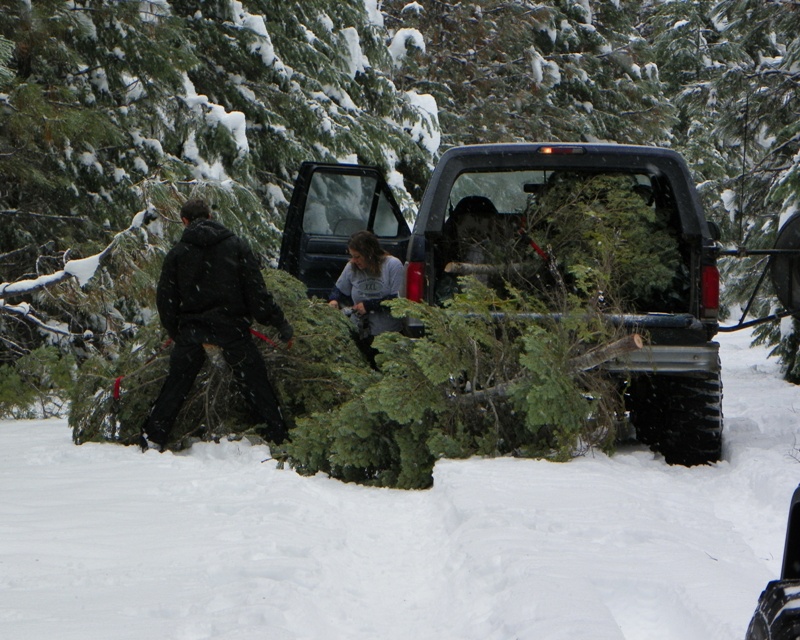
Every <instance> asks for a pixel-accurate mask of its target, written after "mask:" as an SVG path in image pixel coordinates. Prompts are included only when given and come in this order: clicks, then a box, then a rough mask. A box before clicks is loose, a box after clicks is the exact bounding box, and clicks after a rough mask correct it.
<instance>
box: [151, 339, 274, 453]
mask: <svg viewBox="0 0 800 640" xmlns="http://www.w3.org/2000/svg"><path fill="white" fill-rule="evenodd" d="M219 333H220V332H215V334H216V335H214V336H213V337H212V336H210V335H209V334H208V332H207V331H204V330H197V329H195V330H192V329H189V330H184V331H182V332H181V335H179V336H178V337H177V338H176V340H175V343H174V345H173V347H172V354H171V355H170V358H169V373H168V374H167V379H166V380H165V381H164V385H163V386H162V388H161V392H160V393H159V395H158V398H157V399H156V401H155V404H153V408H152V409H151V410H150V416H149V417H148V419H147V423H146V425H145V432H146V435H147V438H148V439H150V440H152V441H153V442H156V443H158V444H160V445H162V446H163V445H165V444H166V443H167V441H168V439H169V435H170V432H171V431H172V426H173V425H174V424H175V419H176V418H177V417H178V413H179V412H180V410H181V407H182V406H183V403H184V401H185V400H186V397H187V396H188V395H189V391H190V390H191V388H192V384H193V383H194V381H195V378H196V377H197V374H198V373H199V372H200V369H201V368H202V367H203V364H204V363H205V360H206V352H205V349H204V348H203V343H209V344H215V345H217V346H219V347H220V348H221V349H222V354H223V357H224V358H225V361H226V362H227V363H228V364H229V365H230V367H231V369H232V370H233V376H234V379H235V380H236V383H237V385H238V387H239V389H240V391H241V392H242V395H244V397H245V399H246V400H247V403H248V404H249V405H250V408H251V410H252V411H253V412H254V414H255V415H256V416H257V419H258V421H259V422H260V423H264V424H265V425H266V433H265V437H266V439H267V440H268V441H270V442H273V443H275V444H280V443H282V442H283V441H284V440H286V438H287V436H288V433H287V430H286V424H285V422H284V420H283V416H282V415H281V411H280V406H279V405H278V399H277V397H276V396H275V392H274V391H273V389H272V385H271V384H270V381H269V377H268V376H267V367H266V365H265V364H264V359H263V358H262V357H261V354H260V353H259V352H258V349H257V348H256V345H255V343H254V342H253V338H252V337H251V336H250V334H249V333H247V334H242V333H241V332H239V331H235V332H227V333H229V334H230V335H222V336H220V335H219Z"/></svg>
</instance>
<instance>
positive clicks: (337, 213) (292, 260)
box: [278, 162, 410, 298]
mask: <svg viewBox="0 0 800 640" xmlns="http://www.w3.org/2000/svg"><path fill="white" fill-rule="evenodd" d="M362 229H369V230H370V231H372V232H373V233H374V234H375V235H376V236H378V239H379V240H380V243H381V246H382V247H383V248H384V249H385V250H386V251H388V252H389V253H391V254H392V255H395V256H397V257H398V258H400V260H403V261H405V258H406V249H407V247H408V238H409V235H410V230H409V227H408V223H406V221H405V220H404V219H403V215H402V213H401V211H400V207H399V206H398V205H397V202H396V201H395V199H394V197H393V196H392V193H391V191H390V190H389V186H388V185H387V184H386V181H385V180H384V178H383V176H382V175H381V172H380V170H379V169H377V168H375V167H364V166H360V165H352V164H350V165H348V164H322V163H316V162H304V163H303V164H302V165H301V166H300V170H299V172H298V176H297V180H296V181H295V185H294V191H293V193H292V200H291V202H290V203H289V209H288V211H287V213H286V223H285V225H284V229H283V241H282V243H281V255H280V261H279V263H278V267H279V268H280V269H283V270H284V271H288V272H289V273H290V274H292V275H293V276H295V277H296V278H298V279H299V280H301V281H302V282H303V283H305V285H306V287H308V295H309V296H318V297H321V298H327V296H328V294H329V293H330V291H331V288H332V287H333V285H334V284H335V283H336V279H337V278H338V277H339V274H340V273H341V272H342V269H344V266H345V264H346V263H347V260H348V259H349V255H348V253H347V241H348V240H349V239H350V236H351V235H352V234H353V233H355V232H356V231H360V230H362Z"/></svg>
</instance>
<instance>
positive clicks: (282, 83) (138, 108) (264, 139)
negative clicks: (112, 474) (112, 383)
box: [0, 0, 436, 362]
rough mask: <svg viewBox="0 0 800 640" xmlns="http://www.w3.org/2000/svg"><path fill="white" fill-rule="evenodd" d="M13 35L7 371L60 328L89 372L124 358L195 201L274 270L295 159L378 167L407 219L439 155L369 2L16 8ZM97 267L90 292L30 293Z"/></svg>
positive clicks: (0, 31)
mask: <svg viewBox="0 0 800 640" xmlns="http://www.w3.org/2000/svg"><path fill="white" fill-rule="evenodd" d="M0 37H3V38H5V40H2V41H0V43H2V42H9V43H11V45H12V46H13V52H11V55H10V56H9V50H8V47H9V45H7V44H6V45H3V44H0V81H2V82H4V85H3V88H2V90H3V91H4V93H3V94H2V102H0V110H2V113H3V117H2V119H0V177H2V184H3V188H2V189H1V190H0V210H2V215H3V221H4V224H3V225H2V228H0V283H2V285H0V286H2V287H3V295H0V298H2V299H3V301H4V302H3V305H2V308H0V324H2V330H3V335H4V338H5V339H4V340H3V341H2V342H1V343H0V361H5V362H13V361H14V360H15V359H16V358H18V357H19V356H20V355H23V354H25V353H27V352H28V351H30V350H31V349H33V348H35V347H36V346H37V345H38V344H41V343H42V342H43V340H44V335H45V334H47V333H50V334H53V329H54V328H57V327H61V330H58V331H56V332H55V335H56V336H61V337H60V340H61V341H62V346H63V348H64V349H65V351H70V352H73V353H76V354H77V355H79V357H80V358H86V357H89V356H91V355H92V354H97V355H99V356H101V357H109V356H114V354H115V353H117V352H118V351H119V349H121V348H124V345H123V343H124V342H125V341H126V340H129V339H131V338H132V337H134V336H135V334H136V332H137V328H138V327H140V326H142V325H143V324H145V323H147V322H151V321H153V320H154V313H153V296H152V291H153V287H154V282H155V278H156V277H157V273H158V265H159V264H160V260H161V257H162V256H163V253H164V251H165V249H166V248H167V247H168V246H169V245H170V244H171V243H172V242H173V241H174V239H175V238H176V237H177V235H178V234H179V233H180V230H181V225H180V224H179V221H178V216H177V211H178V209H179V207H180V204H181V202H182V201H184V200H185V199H186V198H187V197H189V196H198V195H199V196H203V197H206V198H207V199H208V200H209V201H210V202H211V203H212V205H213V206H214V208H215V214H216V215H217V217H218V218H219V219H221V221H222V222H223V223H225V224H226V225H227V226H229V227H230V228H231V229H232V230H234V231H235V232H237V233H239V234H240V235H243V236H244V237H246V238H247V239H248V240H250V241H251V242H252V243H253V245H254V246H255V248H256V250H257V251H258V252H259V253H260V254H261V255H262V257H263V258H264V260H265V262H266V263H268V264H273V265H274V264H275V258H276V257H277V252H278V247H279V243H280V229H281V226H282V219H283V215H284V213H285V208H286V205H287V203H288V200H289V197H290V192H291V187H292V181H293V177H294V174H295V172H296V169H297V167H298V166H299V164H300V162H301V161H303V160H327V161H336V160H340V161H358V162H365V163H370V164H376V165H378V166H380V167H381V168H382V169H383V170H384V171H385V172H386V173H387V174H388V175H390V176H391V177H392V178H393V179H392V180H391V183H392V185H393V187H394V188H395V190H396V195H397V199H398V200H399V201H400V202H401V204H402V206H403V207H404V208H405V209H406V210H407V211H408V212H409V216H410V215H411V209H412V205H413V200H412V198H411V195H410V193H411V192H418V191H419V185H420V184H421V183H422V182H423V181H424V180H425V176H426V175H427V172H428V171H429V168H430V165H431V160H432V154H433V153H434V151H435V149H433V148H431V146H430V145H428V144H426V143H427V142H428V138H429V137H435V136H436V129H435V120H434V119H432V117H431V113H429V112H427V111H425V110H424V109H421V108H420V107H419V102H418V101H414V100H410V99H409V97H408V95H407V94H406V93H405V92H400V91H398V90H397V88H396V87H395V86H394V85H393V83H392V82H391V80H390V79H389V76H388V72H389V71H390V69H389V66H390V56H389V53H388V50H387V49H386V45H385V42H386V40H387V38H386V37H385V31H384V30H382V28H381V27H380V25H378V24H375V23H374V22H370V21H369V19H368V16H367V13H366V11H365V7H364V5H363V3H361V2H355V1H353V2H339V1H334V0H317V1H315V2H309V3H304V4H303V5H302V7H299V6H295V5H291V6H289V5H287V4H285V3H272V2H266V1H260V2H259V1H257V0H251V1H248V2H242V3H238V2H237V3H227V2H210V3H203V4H202V6H198V5H197V3H188V2H181V1H179V0H178V1H175V2H172V3H165V2H152V3H151V2H144V3H134V2H117V1H116V0H79V1H77V2H74V3H60V2H44V3H29V2H24V1H23V0H19V1H13V0H12V1H8V2H5V3H4V6H3V11H2V12H1V13H0ZM154 42H156V43H158V46H153V43H154ZM4 63H6V64H5V65H4ZM5 70H8V71H10V72H11V77H10V78H9V74H7V73H3V71H5ZM120 234H121V235H122V237H120ZM100 252H102V255H103V258H102V260H101V261H100V264H99V265H98V267H97V269H96V271H95V273H94V277H92V278H91V279H90V280H89V281H88V282H80V283H78V282H76V281H74V280H71V279H70V278H61V276H59V278H58V279H59V284H58V285H55V287H54V286H51V285H48V287H49V288H50V289H51V291H50V292H46V291H45V288H43V287H40V286H39V285H38V284H37V285H35V286H32V287H31V288H29V289H25V288H24V287H22V286H21V285H20V284H19V281H23V282H27V281H31V282H39V281H41V279H42V277H43V276H50V275H58V274H63V272H64V270H65V269H66V270H67V271H69V269H68V268H67V267H66V265H68V263H69V261H70V260H76V259H79V258H87V257H90V256H96V255H99V254H100ZM37 278H38V279H39V280H37ZM15 283H17V284H15ZM10 285H13V286H10ZM79 285H80V286H79ZM23 304H24V305H30V313H21V310H22V309H23V307H22V306H20V305H23ZM25 308H28V307H25Z"/></svg>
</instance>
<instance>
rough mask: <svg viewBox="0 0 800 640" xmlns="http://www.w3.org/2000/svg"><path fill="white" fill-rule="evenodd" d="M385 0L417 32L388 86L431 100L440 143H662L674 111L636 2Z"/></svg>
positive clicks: (395, 16)
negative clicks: (417, 41)
mask: <svg viewBox="0 0 800 640" xmlns="http://www.w3.org/2000/svg"><path fill="white" fill-rule="evenodd" d="M406 5H408V3H407V2H405V1H404V0H391V1H385V2H384V3H383V7H384V10H385V11H386V12H387V13H389V15H390V16H391V18H392V24H397V25H398V26H402V27H406V28H416V29H419V30H420V31H421V32H422V34H423V36H424V38H425V50H424V51H422V50H419V49H417V48H414V47H411V46H407V47H406V56H405V58H404V59H402V60H400V61H398V64H397V71H396V74H395V82H397V83H398V85H399V86H401V87H403V88H413V89H418V88H419V87H423V88H424V90H425V91H426V92H429V93H431V94H432V95H434V96H435V98H436V101H437V104H438V105H439V111H440V113H439V119H440V122H441V125H442V130H443V143H444V144H445V145H446V146H457V145H459V144H465V143H476V142H477V143H480V142H509V141H531V140H542V141H549V140H561V141H576V140H615V141H618V142H631V143H654V142H659V143H664V142H666V141H667V140H669V138H670V133H669V130H670V126H671V125H672V124H673V122H674V110H673V107H672V105H671V104H670V100H669V99H668V97H667V96H665V95H664V93H663V89H664V87H663V85H662V83H661V82H660V80H659V78H658V69H657V67H656V66H655V64H654V62H655V60H654V57H653V53H652V51H651V48H650V45H649V43H648V41H647V40H645V38H643V37H642V35H641V34H640V33H639V32H638V31H637V17H638V15H639V14H640V12H641V11H642V7H641V3H638V2H625V1H623V2H586V3H580V2H572V1H570V0H554V1H551V2H540V3H525V2H505V1H504V0H482V1H480V2H469V3H460V2H459V3H438V4H435V5H433V6H430V7H429V6H426V7H425V9H424V10H422V11H420V12H415V11H409V10H407V9H406Z"/></svg>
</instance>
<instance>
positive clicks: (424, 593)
mask: <svg viewBox="0 0 800 640" xmlns="http://www.w3.org/2000/svg"><path fill="white" fill-rule="evenodd" d="M721 342H722V344H723V353H722V360H723V367H724V373H723V382H724V385H725V402H724V404H725V414H726V419H727V422H726V432H725V440H726V445H725V460H724V461H723V462H721V463H719V464H717V465H714V466H710V467H702V468H692V469H686V468H681V467H669V466H667V465H666V464H664V462H663V460H662V459H660V458H659V457H658V456H654V455H653V454H652V453H650V452H649V451H647V450H645V449H643V448H640V447H626V448H623V449H622V450H621V451H619V453H618V454H617V455H615V456H614V457H612V458H607V457H605V456H603V455H594V456H587V457H585V458H581V459H577V460H574V461H572V462H570V463H568V464H553V463H547V462H540V461H533V460H515V459H497V460H479V459H473V460H466V461H443V462H440V463H439V464H437V466H436V469H435V484H434V487H433V488H432V489H431V490H429V491H424V492H403V491H396V490H386V489H370V488H365V487H360V486H355V485H346V484H343V483H340V482H338V481H335V480H330V479H328V478H325V477H322V476H318V477H314V478H303V477H300V476H298V475H296V474H295V473H294V472H293V471H290V470H279V469H277V468H276V466H275V464H274V463H273V462H271V461H268V462H263V461H264V460H265V459H266V458H267V457H268V450H267V449H266V448H264V447H251V446H247V445H246V444H243V443H224V444H220V445H200V446H195V447H193V448H192V450H191V451H189V452H188V453H186V454H181V455H174V454H171V453H166V454H162V455H160V454H158V453H156V452H153V451H149V452H147V453H146V454H142V453H140V452H139V451H138V450H137V449H134V448H124V447H119V446H113V445H100V444H86V445H83V446H81V447H76V446H74V445H73V444H72V443H71V440H70V431H69V429H68V428H67V426H66V423H65V421H62V420H51V421H29V422H24V421H17V422H0V436H1V437H2V447H0V637H2V638H9V639H13V640H52V639H55V638H57V639H59V640H94V639H97V640H123V639H135V640H152V639H154V638H157V639H176V640H204V639H206V638H213V639H225V640H250V639H254V640H255V639H259V640H262V639H264V638H269V639H270V640H284V639H286V640H289V639H291V640H298V639H309V640H322V639H325V640H338V639H345V638H346V639H348V640H359V639H364V640H376V639H382V640H384V639H386V640H391V639H398V640H400V639H403V640H407V639H413V640H428V639H431V640H433V639H452V640H468V639H472V638H475V639H478V638H480V639H482V640H486V639H495V640H507V639H524V638H536V639H544V638H547V639H554V638H558V639H560V638H564V639H567V638H569V639H571V640H572V639H574V638H579V637H591V638H593V639H594V640H606V639H612V638H613V639H625V640H659V639H668V638H669V639H680V640H694V639H698V640H699V639H703V640H708V639H711V638H724V639H726V640H727V639H731V638H743V637H744V634H745V631H746V629H747V624H748V622H749V619H750V616H751V615H752V613H753V610H754V608H755V606H756V602H757V599H758V596H759V593H760V592H761V590H762V589H763V588H764V587H765V586H766V584H767V582H768V581H769V580H771V579H774V578H776V577H777V576H778V574H779V572H780V563H781V556H782V553H783V542H784V539H783V538H784V531H785V522H786V515H787V510H788V504H789V499H790V497H791V495H792V492H793V490H794V489H795V487H796V486H797V485H798V482H800V462H798V460H797V458H798V457H800V456H798V454H797V451H796V449H797V447H798V434H800V415H798V413H797V411H796V407H800V388H798V387H794V386H791V385H788V384H786V383H784V382H783V381H782V380H781V379H780V373H779V371H778V368H777V365H776V364H775V362H774V361H772V360H767V358H766V354H765V352H764V351H763V350H760V349H759V350H751V349H749V348H748V347H747V342H748V336H747V335H744V334H741V333H740V334H733V335H730V336H722V338H721Z"/></svg>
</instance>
